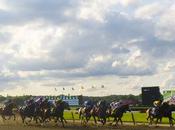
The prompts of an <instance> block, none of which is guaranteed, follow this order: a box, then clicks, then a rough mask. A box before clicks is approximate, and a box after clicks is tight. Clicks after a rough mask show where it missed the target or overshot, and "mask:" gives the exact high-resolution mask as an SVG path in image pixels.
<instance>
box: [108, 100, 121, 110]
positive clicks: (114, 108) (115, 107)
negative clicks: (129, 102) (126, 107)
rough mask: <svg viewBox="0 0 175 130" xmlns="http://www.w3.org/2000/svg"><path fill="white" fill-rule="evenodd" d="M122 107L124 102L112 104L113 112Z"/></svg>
mask: <svg viewBox="0 0 175 130" xmlns="http://www.w3.org/2000/svg"><path fill="white" fill-rule="evenodd" d="M121 106H122V102H121V101H119V102H112V103H111V104H110V107H111V109H112V110H116V109H118V108H120V107H121Z"/></svg>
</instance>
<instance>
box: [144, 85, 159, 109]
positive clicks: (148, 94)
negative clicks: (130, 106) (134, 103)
mask: <svg viewBox="0 0 175 130" xmlns="http://www.w3.org/2000/svg"><path fill="white" fill-rule="evenodd" d="M155 100H161V94H160V88H159V86H153V87H142V105H146V106H151V105H153V102H154V101H155Z"/></svg>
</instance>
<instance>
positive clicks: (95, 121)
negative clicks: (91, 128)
mask: <svg viewBox="0 0 175 130" xmlns="http://www.w3.org/2000/svg"><path fill="white" fill-rule="evenodd" d="M92 117H93V119H94V123H95V124H97V120H96V118H95V115H93V116H92Z"/></svg>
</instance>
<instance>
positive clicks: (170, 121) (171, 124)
mask: <svg viewBox="0 0 175 130" xmlns="http://www.w3.org/2000/svg"><path fill="white" fill-rule="evenodd" d="M168 119H169V124H170V127H172V126H173V120H172V118H171V117H168Z"/></svg>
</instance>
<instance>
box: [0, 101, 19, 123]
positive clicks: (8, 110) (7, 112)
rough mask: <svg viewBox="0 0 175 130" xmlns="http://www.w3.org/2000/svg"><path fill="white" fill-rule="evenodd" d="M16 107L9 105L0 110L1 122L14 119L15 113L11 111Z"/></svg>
mask: <svg viewBox="0 0 175 130" xmlns="http://www.w3.org/2000/svg"><path fill="white" fill-rule="evenodd" d="M14 108H16V109H18V107H17V104H16V103H13V102H12V103H9V104H8V105H6V106H5V107H4V108H0V115H1V117H2V119H3V120H9V119H10V118H11V117H12V116H13V117H14V120H15V119H16V116H15V113H14V111H13V109H14ZM6 117H8V118H6Z"/></svg>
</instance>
